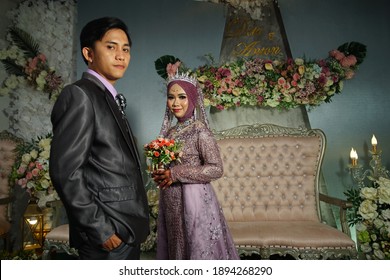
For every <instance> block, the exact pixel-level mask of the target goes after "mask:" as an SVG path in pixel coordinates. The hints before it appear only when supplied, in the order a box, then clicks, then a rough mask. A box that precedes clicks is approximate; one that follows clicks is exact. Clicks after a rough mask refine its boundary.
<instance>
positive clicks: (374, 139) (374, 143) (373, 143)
mask: <svg viewBox="0 0 390 280" xmlns="http://www.w3.org/2000/svg"><path fill="white" fill-rule="evenodd" d="M371 145H372V151H373V152H374V153H376V146H377V145H378V141H377V140H376V138H375V135H374V134H373V135H372V138H371Z"/></svg>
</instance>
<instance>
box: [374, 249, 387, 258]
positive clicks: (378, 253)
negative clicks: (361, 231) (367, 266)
mask: <svg viewBox="0 0 390 280" xmlns="http://www.w3.org/2000/svg"><path fill="white" fill-rule="evenodd" d="M374 255H375V257H377V259H379V260H384V259H385V254H384V253H383V252H382V250H379V249H378V250H374Z"/></svg>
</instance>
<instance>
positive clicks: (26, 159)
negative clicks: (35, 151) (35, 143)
mask: <svg viewBox="0 0 390 280" xmlns="http://www.w3.org/2000/svg"><path fill="white" fill-rule="evenodd" d="M30 161H31V154H24V155H23V156H22V162H23V163H24V164H26V165H27V164H28V163H29V162H30Z"/></svg>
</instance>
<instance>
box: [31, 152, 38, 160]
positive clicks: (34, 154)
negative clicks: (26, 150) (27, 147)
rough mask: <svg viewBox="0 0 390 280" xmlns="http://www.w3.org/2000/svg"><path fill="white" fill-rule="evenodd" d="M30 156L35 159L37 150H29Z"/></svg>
mask: <svg viewBox="0 0 390 280" xmlns="http://www.w3.org/2000/svg"><path fill="white" fill-rule="evenodd" d="M30 155H31V158H32V159H36V158H37V157H38V151H37V150H32V151H31V152H30Z"/></svg>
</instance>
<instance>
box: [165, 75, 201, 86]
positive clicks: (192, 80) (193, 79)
mask: <svg viewBox="0 0 390 280" xmlns="http://www.w3.org/2000/svg"><path fill="white" fill-rule="evenodd" d="M173 81H185V82H188V83H191V84H192V85H193V86H195V87H196V85H197V83H198V80H197V78H196V77H195V76H191V75H190V74H189V73H188V72H187V73H179V72H176V74H175V75H174V76H169V77H168V79H167V82H168V84H169V83H170V82H173Z"/></svg>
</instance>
